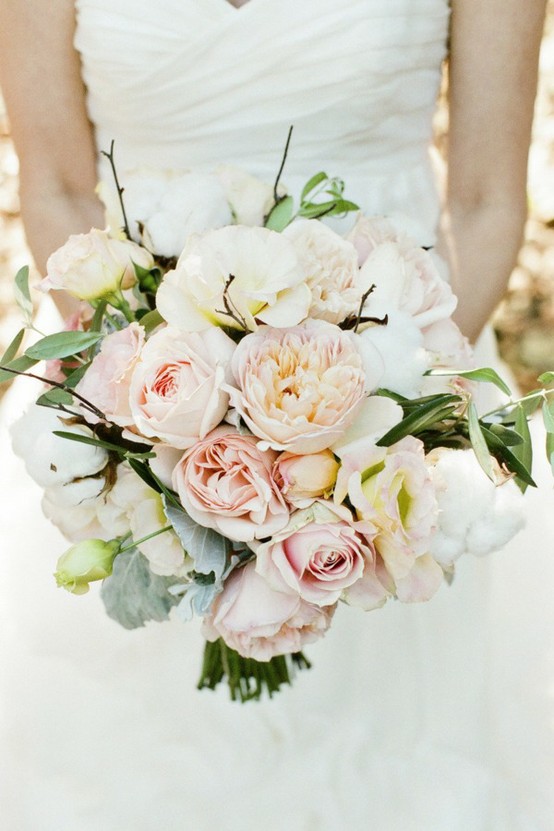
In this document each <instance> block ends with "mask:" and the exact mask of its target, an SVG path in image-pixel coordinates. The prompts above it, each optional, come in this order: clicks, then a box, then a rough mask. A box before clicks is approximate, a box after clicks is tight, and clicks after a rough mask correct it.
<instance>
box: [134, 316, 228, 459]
mask: <svg viewBox="0 0 554 831" xmlns="http://www.w3.org/2000/svg"><path fill="white" fill-rule="evenodd" d="M234 348H235V344H234V343H233V341H232V340H231V338H229V337H228V336H227V335H226V334H225V333H224V332H223V331H222V330H221V329H217V328H216V327H212V328H211V329H207V330H206V331H204V332H181V331H180V330H178V329H173V328H172V327H171V326H166V327H165V328H163V329H160V330H158V331H157V332H156V333H155V334H153V335H152V337H151V338H150V340H149V341H148V342H147V343H146V345H145V347H144V348H143V350H142V353H141V356H140V360H139V362H138V363H137V365H136V366H135V369H134V371H133V377H132V379H131V386H130V398H129V400H130V407H131V413H132V416H133V420H134V423H135V425H136V427H137V428H138V430H139V432H140V433H141V434H142V435H143V436H146V437H149V438H150V437H152V438H156V439H160V440H161V441H163V442H165V443H166V444H169V445H171V446H172V447H179V448H181V449H184V448H187V447H191V446H192V445H193V444H195V443H196V442H197V441H198V439H199V438H200V439H202V438H204V436H206V435H207V434H208V433H209V432H210V430H213V429H214V427H216V426H217V425H218V424H219V422H220V421H221V420H222V419H223V417H224V415H225V413H226V411H227V406H228V402H229V396H228V394H227V393H226V392H224V391H223V389H222V386H223V384H224V382H225V381H226V380H228V367H229V361H230V359H231V356H232V354H233V351H234Z"/></svg>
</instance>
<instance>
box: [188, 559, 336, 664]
mask: <svg viewBox="0 0 554 831" xmlns="http://www.w3.org/2000/svg"><path fill="white" fill-rule="evenodd" d="M334 611H335V606H327V607H325V608H324V609H321V608H319V607H317V606H314V605H312V604H310V603H305V602H303V601H302V600H301V599H300V598H299V597H298V595H296V596H295V595H292V594H287V593H284V592H280V591H275V590H274V589H272V588H271V586H269V585H268V583H267V582H266V581H265V580H264V579H263V578H262V577H260V575H259V574H257V573H256V571H255V567H254V563H253V562H251V563H248V564H247V565H245V566H244V567H243V568H240V569H236V570H235V571H234V572H233V573H232V574H231V575H230V577H228V579H227V580H226V581H225V585H224V588H223V591H222V592H221V594H219V595H218V596H217V597H216V599H215V601H214V604H213V606H212V610H211V613H210V615H209V616H208V617H207V618H205V620H204V626H203V634H204V636H205V637H206V638H207V639H208V640H210V641H215V640H217V638H220V637H221V638H223V640H224V641H225V643H226V644H227V646H229V647H230V648H231V649H235V650H236V651H237V652H238V653H239V655H242V656H243V657H244V658H254V659H255V660H257V661H269V660H270V659H271V658H273V657H274V656H276V655H287V654H290V653H293V652H299V651H300V650H301V649H302V648H303V646H305V644H307V643H312V642H313V641H316V640H318V639H319V638H321V637H322V636H323V635H324V634H325V632H326V631H327V629H328V628H329V626H330V624H331V619H332V617H333V613H334Z"/></svg>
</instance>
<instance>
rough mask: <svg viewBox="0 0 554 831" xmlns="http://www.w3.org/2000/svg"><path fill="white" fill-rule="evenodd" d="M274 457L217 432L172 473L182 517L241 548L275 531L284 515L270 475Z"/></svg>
mask: <svg viewBox="0 0 554 831" xmlns="http://www.w3.org/2000/svg"><path fill="white" fill-rule="evenodd" d="M276 456H277V454H276V453H274V452H273V451H265V452H262V451H261V450H259V448H258V447H257V440H256V438H255V437H254V436H243V435H241V434H240V433H239V432H238V431H237V430H235V428H233V427H230V426H226V425H225V426H223V425H222V426H221V427H218V428H217V429H216V430H214V431H213V432H212V433H210V434H209V435H208V436H206V438H205V439H204V440H203V441H198V442H197V443H196V444H195V445H194V447H191V448H190V450H188V451H187V452H186V453H185V454H184V456H183V457H182V459H181V461H180V462H179V464H178V465H177V467H176V468H175V470H174V472H173V486H174V488H175V490H176V491H177V493H178V494H179V498H180V500H181V503H182V505H183V507H184V509H185V511H186V512H187V513H188V514H189V516H191V517H192V519H193V520H194V521H195V522H198V524H199V525H204V526H206V527H208V528H215V529H216V530H217V531H219V532H220V533H221V534H223V536H224V537H228V538H229V539H231V540H237V541H241V542H250V541H251V540H254V539H263V537H269V536H271V534H274V533H276V532H277V531H280V530H281V528H283V527H284V526H285V525H286V523H287V521H288V518H289V510H288V508H287V506H286V503H285V501H284V499H283V497H282V496H281V493H280V492H279V488H278V487H277V484H276V483H275V481H274V479H273V475H272V468H273V464H274V463H275V459H276Z"/></svg>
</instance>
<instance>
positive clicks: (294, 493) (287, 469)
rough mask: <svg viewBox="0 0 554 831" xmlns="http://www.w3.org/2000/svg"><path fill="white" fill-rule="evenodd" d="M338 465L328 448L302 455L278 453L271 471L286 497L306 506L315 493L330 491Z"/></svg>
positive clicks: (319, 494) (292, 502)
mask: <svg viewBox="0 0 554 831" xmlns="http://www.w3.org/2000/svg"><path fill="white" fill-rule="evenodd" d="M338 469H339V464H338V462H337V460H336V459H335V457H334V455H333V454H332V453H331V451H330V450H321V451H320V452H319V453H308V454H307V455H306V456H295V455H294V454H293V453H281V455H280V456H279V457H278V459H277V461H276V462H275V466H274V469H273V475H274V478H275V481H276V482H277V484H278V485H279V488H280V490H281V493H282V494H283V496H284V497H285V499H286V501H287V502H289V503H290V504H291V505H296V507H298V508H306V507H307V506H308V505H309V504H310V503H311V502H313V501H314V499H317V497H318V496H325V495H326V494H327V493H330V492H331V491H332V489H333V485H334V484H335V481H336V478H337V472H338Z"/></svg>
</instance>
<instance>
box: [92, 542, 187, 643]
mask: <svg viewBox="0 0 554 831" xmlns="http://www.w3.org/2000/svg"><path fill="white" fill-rule="evenodd" d="M174 582H175V578H174V577H160V576H159V575H157V574H153V573H152V572H151V571H150V568H149V566H148V560H147V559H146V557H144V556H143V555H142V554H141V553H140V552H139V551H138V550H137V549H136V548H132V549H130V550H129V551H125V552H123V553H122V554H118V555H117V557H116V558H115V560H114V565H113V572H112V574H111V576H110V577H107V578H106V579H105V580H104V582H103V584H102V589H101V592H100V594H101V597H102V600H103V601H104V606H105V607H106V612H107V613H108V615H109V616H110V617H111V618H113V620H116V621H117V622H118V623H120V624H121V625H122V626H124V627H125V629H136V628H138V627H139V626H144V624H145V623H146V621H148V620H157V621H162V620H167V618H168V617H169V612H170V610H171V608H172V607H173V606H175V605H176V604H177V603H178V602H179V599H178V598H176V597H175V596H174V595H172V594H171V593H170V592H169V591H168V589H169V586H170V585H171V584H172V583H174Z"/></svg>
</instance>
